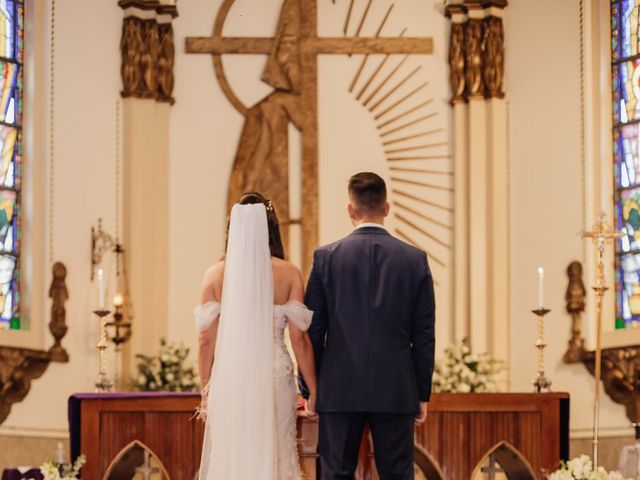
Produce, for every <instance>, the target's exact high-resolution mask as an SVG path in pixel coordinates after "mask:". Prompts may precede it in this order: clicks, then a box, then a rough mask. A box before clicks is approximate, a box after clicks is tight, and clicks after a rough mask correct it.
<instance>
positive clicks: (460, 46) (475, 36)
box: [445, 1, 506, 105]
mask: <svg viewBox="0 0 640 480" xmlns="http://www.w3.org/2000/svg"><path fill="white" fill-rule="evenodd" d="M490 7H498V8H504V7H506V1H503V2H498V1H486V2H465V3H464V4H461V3H455V4H450V5H447V7H446V10H445V14H446V16H447V17H449V18H452V17H453V16H454V15H456V14H461V15H465V17H464V20H463V21H462V22H459V21H453V22H452V23H451V33H450V36H449V83H450V87H451V104H452V105H453V104H455V103H459V102H461V101H469V100H470V99H478V98H487V99H489V98H504V91H503V84H504V55H505V53H504V52H505V50H504V25H503V21H502V18H500V17H498V16H495V15H487V16H485V17H484V18H468V17H466V15H467V14H468V12H469V10H470V9H472V10H475V9H487V8H490Z"/></svg>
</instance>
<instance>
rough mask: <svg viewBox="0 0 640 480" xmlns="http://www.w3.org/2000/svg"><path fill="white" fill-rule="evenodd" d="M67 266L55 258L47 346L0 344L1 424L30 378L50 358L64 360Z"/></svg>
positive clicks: (23, 393)
mask: <svg viewBox="0 0 640 480" xmlns="http://www.w3.org/2000/svg"><path fill="white" fill-rule="evenodd" d="M66 276H67V269H66V267H65V266H64V265H63V264H62V263H60V262H58V263H56V264H55V265H54V266H53V280H52V281H51V288H50V289H49V297H50V298H51V321H50V322H49V330H50V331H51V334H52V335H53V338H54V344H53V346H52V347H51V348H50V349H49V350H47V351H44V350H33V349H30V348H16V347H11V346H0V424H2V422H4V421H5V420H6V418H7V417H8V416H9V413H10V412H11V406H12V405H13V404H14V403H17V402H20V401H22V400H23V399H24V398H25V397H26V396H27V394H28V393H29V390H30V389H31V381H32V380H34V379H36V378H39V377H41V376H42V374H43V373H44V372H45V370H46V369H47V367H48V366H49V363H50V362H59V363H66V362H68V361H69V355H68V354H67V351H66V350H65V349H64V348H62V345H61V341H62V338H63V337H64V336H65V334H66V333H67V325H66V320H65V319H66V310H65V306H64V304H65V302H66V301H67V299H68V298H69V294H68V290H67V286H66V283H65V279H66Z"/></svg>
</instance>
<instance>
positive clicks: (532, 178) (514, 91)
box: [506, 0, 631, 438]
mask: <svg viewBox="0 0 640 480" xmlns="http://www.w3.org/2000/svg"><path fill="white" fill-rule="evenodd" d="M586 3H589V2H586ZM595 3H596V2H594V4H595ZM578 5H579V4H578V1H567V2H557V1H552V0H542V1H539V2H529V1H526V0H513V1H511V2H509V7H508V9H507V20H506V50H507V59H506V72H507V78H506V91H507V101H508V148H509V161H510V172H511V174H510V186H509V190H510V199H509V203H510V206H509V209H510V212H511V215H510V226H509V231H510V243H511V251H510V253H509V257H510V264H511V268H510V274H511V301H510V303H511V305H510V310H511V327H510V329H511V347H510V358H509V362H510V366H511V369H510V370H511V372H510V380H511V389H512V390H514V391H530V390H531V380H532V379H533V377H534V376H535V371H536V351H535V348H534V347H533V344H534V342H535V339H536V335H537V333H536V328H537V327H536V320H535V319H534V316H533V314H531V313H530V310H531V309H532V308H535V307H536V306H537V275H536V269H537V267H538V266H543V267H544V268H545V305H546V306H547V308H550V309H551V313H550V314H549V315H547V320H546V324H545V328H546V332H545V336H546V340H547V343H548V348H547V349H546V370H547V373H548V375H549V376H550V378H551V379H552V380H553V386H552V387H553V390H555V391H567V392H569V393H570V394H571V396H572V404H571V431H572V437H574V438H578V437H588V436H589V435H590V434H591V427H592V397H593V390H594V387H593V377H592V376H591V375H590V374H588V373H587V371H586V369H585V368H584V366H583V365H581V364H576V365H565V364H563V363H562V355H563V354H564V352H565V350H566V345H567V341H568V340H569V333H570V318H569V316H568V315H567V313H566V311H565V300H564V295H565V290H566V287H567V276H566V267H567V266H568V264H569V263H570V262H571V261H573V260H579V261H582V262H583V264H584V263H585V260H584V257H583V255H588V257H587V258H589V261H590V262H591V259H590V258H591V257H590V255H591V253H590V252H592V251H593V250H592V248H593V247H592V246H591V245H590V244H588V243H585V244H583V243H582V240H581V239H580V238H579V236H578V233H579V232H580V231H581V230H582V229H583V227H584V225H583V218H584V219H585V220H584V221H586V223H587V226H588V227H590V226H591V225H592V223H593V222H594V220H595V213H596V212H597V210H598V209H599V207H600V205H601V204H602V202H601V201H600V198H597V197H598V195H600V192H599V189H598V188H596V187H595V186H594V184H595V185H598V184H599V182H601V181H602V182H603V184H606V183H607V181H606V179H605V180H602V179H601V178H598V176H599V175H602V174H607V175H610V173H606V172H607V170H608V169H606V168H602V167H601V166H600V165H599V164H598V165H595V166H593V165H592V163H593V160H592V158H591V157H594V158H596V159H598V161H599V159H600V158H601V156H602V154H603V153H602V152H603V151H604V152H606V147H603V146H602V145H601V143H602V141H601V139H600V137H601V135H602V129H603V128H605V127H602V126H600V125H598V128H591V127H590V126H589V125H590V124H589V123H588V122H589V119H590V117H589V115H592V113H593V111H595V110H592V109H593V108H594V107H593V104H594V102H596V101H597V100H598V98H600V97H603V98H604V99H605V100H603V101H606V98H607V92H606V90H603V89H602V88H603V87H599V86H598V84H597V83H593V84H592V83H588V85H587V87H586V95H587V97H586V98H587V102H586V103H587V127H588V128H591V130H589V131H590V132H591V133H592V134H591V135H589V136H588V137H587V139H588V140H587V142H586V144H585V148H586V157H587V160H586V162H585V164H584V166H583V161H582V155H581V144H580V141H581V140H580V138H581V135H580V116H579V111H580V110H579V109H580V63H579V47H580V43H579V20H578V19H579V8H578ZM550 12H552V14H550ZM590 14H592V13H590ZM542 25H544V28H543V29H541V26H542ZM601 33H602V32H600V33H598V32H595V33H594V32H592V31H591V29H590V28H589V31H588V32H587V36H589V35H592V36H594V37H596V36H598V35H600V34H601ZM588 38H589V42H590V41H594V42H595V41H596V38H590V37H588ZM589 45H590V44H589V43H588V42H587V48H589ZM603 45H604V48H606V45H607V43H606V38H605V40H604V43H603ZM587 55H589V53H588V54H587ZM605 68H606V65H605ZM604 71H605V72H607V70H604ZM594 76H595V78H596V79H597V78H598V77H600V78H602V77H604V81H603V82H602V83H601V85H604V88H606V86H607V82H608V80H607V79H606V75H605V74H602V75H597V74H596V75H594ZM591 120H592V121H593V123H594V124H596V123H597V118H596V119H591ZM607 135H608V132H607V131H606V130H605V131H604V138H606V136H607ZM596 140H597V141H596ZM603 161H610V160H607V159H606V158H605V159H604V160H603ZM609 165H611V164H609ZM583 172H584V173H583ZM593 172H595V174H594V173H593ZM609 172H610V170H609ZM583 174H584V175H585V178H586V180H585V181H586V186H585V189H586V192H587V194H586V195H585V194H584V193H583V184H582V176H583ZM594 175H595V176H594ZM594 192H595V193H594ZM594 195H595V196H596V198H593V197H594ZM604 198H606V196H604ZM609 198H610V197H609ZM605 203H606V202H605ZM594 205H595V206H594ZM605 206H606V205H605ZM584 252H586V253H584ZM585 268H586V269H587V270H586V272H585V277H584V280H585V284H586V285H587V287H590V286H591V284H592V283H593V277H592V276H590V273H591V271H590V269H589V264H587V265H586V267H585ZM611 281H612V279H611V276H609V282H611ZM609 294H611V292H609ZM587 302H588V303H590V305H589V308H588V314H587V315H586V317H587V318H586V319H585V326H584V327H583V328H584V331H585V333H586V336H587V338H588V339H591V338H592V335H590V332H591V331H593V329H594V328H595V327H594V325H593V315H592V311H593V299H592V298H591V296H590V297H589V298H588V300H587ZM606 318H610V320H611V322H613V318H612V316H611V315H609V316H608V317H605V319H606ZM605 322H606V320H605ZM606 328H611V327H610V326H607V327H606ZM600 424H601V433H602V435H604V436H623V437H626V436H630V435H631V429H630V428H629V420H628V419H627V418H626V416H625V414H624V409H623V407H622V406H620V405H616V404H614V403H613V402H612V401H611V400H610V399H609V398H608V397H607V396H606V395H605V396H603V399H602V404H601V422H600Z"/></svg>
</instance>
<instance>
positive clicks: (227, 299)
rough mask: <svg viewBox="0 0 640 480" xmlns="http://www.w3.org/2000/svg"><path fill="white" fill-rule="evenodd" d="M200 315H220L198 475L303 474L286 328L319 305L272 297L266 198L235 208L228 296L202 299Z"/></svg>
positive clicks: (204, 478) (202, 320)
mask: <svg viewBox="0 0 640 480" xmlns="http://www.w3.org/2000/svg"><path fill="white" fill-rule="evenodd" d="M194 316H195V318H196V327H197V329H198V331H203V330H206V329H207V328H209V327H210V326H211V324H212V323H213V322H220V325H219V328H218V339H217V342H216V353H215V361H214V363H213V370H212V373H211V380H210V384H209V388H208V390H209V393H208V401H207V410H206V422H207V423H206V426H205V437H204V442H203V450H202V461H201V465H200V474H199V480H239V479H252V480H300V478H301V473H300V465H299V460H298V450H297V445H296V385H295V379H294V372H293V363H292V361H291V357H290V355H289V352H288V350H287V347H286V345H285V343H284V332H285V329H286V327H287V323H288V322H291V323H293V324H294V325H295V326H297V327H298V328H300V329H301V330H307V329H308V328H309V325H310V324H311V318H312V316H313V313H312V312H311V311H310V310H308V309H307V308H306V307H305V306H304V305H303V304H301V303H299V302H294V301H290V302H288V303H287V304H285V305H273V272H272V266H271V256H270V252H269V244H268V236H267V226H266V212H265V210H264V206H263V205H242V206H240V205H236V206H235V207H234V208H233V210H232V214H231V223H230V227H229V241H228V246H227V256H226V261H225V277H224V285H223V290H222V303H218V302H209V303H206V304H204V305H199V306H197V307H196V308H195V309H194Z"/></svg>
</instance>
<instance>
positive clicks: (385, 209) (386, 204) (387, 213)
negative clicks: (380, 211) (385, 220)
mask: <svg viewBox="0 0 640 480" xmlns="http://www.w3.org/2000/svg"><path fill="white" fill-rule="evenodd" d="M390 208H391V207H390V205H389V202H384V216H385V217H386V216H387V215H389V209H390Z"/></svg>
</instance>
